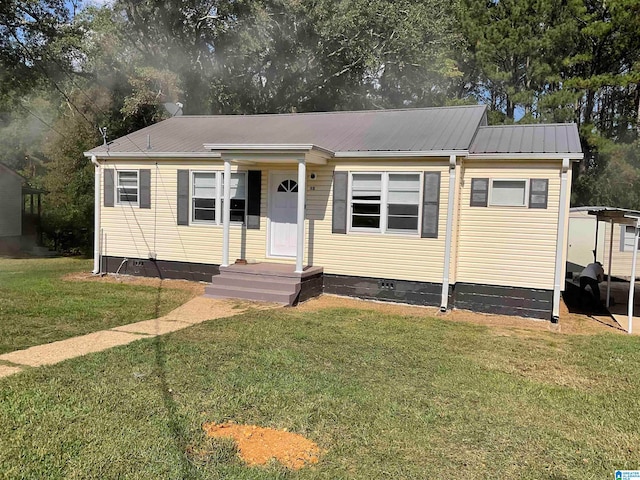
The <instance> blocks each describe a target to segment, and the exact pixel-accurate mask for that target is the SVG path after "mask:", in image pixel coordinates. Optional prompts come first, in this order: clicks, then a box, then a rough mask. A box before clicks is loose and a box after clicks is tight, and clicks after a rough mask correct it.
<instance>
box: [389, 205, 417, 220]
mask: <svg viewBox="0 0 640 480" xmlns="http://www.w3.org/2000/svg"><path fill="white" fill-rule="evenodd" d="M389 215H404V216H411V217H417V216H418V205H389Z"/></svg>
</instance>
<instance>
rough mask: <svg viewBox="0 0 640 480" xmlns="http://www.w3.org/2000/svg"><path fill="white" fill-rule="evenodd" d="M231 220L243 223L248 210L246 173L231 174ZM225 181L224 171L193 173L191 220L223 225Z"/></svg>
mask: <svg viewBox="0 0 640 480" xmlns="http://www.w3.org/2000/svg"><path fill="white" fill-rule="evenodd" d="M230 188H231V202H230V204H231V208H230V213H231V221H232V222H237V223H243V222H244V221H245V210H246V174H245V173H232V174H231V184H230ZM223 197H224V183H223V174H222V172H192V173H191V221H192V222H193V223H209V224H214V225H221V224H222V222H223V216H222V212H223V207H224V199H223Z"/></svg>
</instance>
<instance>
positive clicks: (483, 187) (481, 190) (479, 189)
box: [471, 178, 489, 207]
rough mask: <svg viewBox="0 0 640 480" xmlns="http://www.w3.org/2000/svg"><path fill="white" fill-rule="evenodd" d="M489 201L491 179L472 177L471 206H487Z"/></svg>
mask: <svg viewBox="0 0 640 480" xmlns="http://www.w3.org/2000/svg"><path fill="white" fill-rule="evenodd" d="M488 201H489V179H488V178H472V179H471V206H472V207H486V206H487V203H488Z"/></svg>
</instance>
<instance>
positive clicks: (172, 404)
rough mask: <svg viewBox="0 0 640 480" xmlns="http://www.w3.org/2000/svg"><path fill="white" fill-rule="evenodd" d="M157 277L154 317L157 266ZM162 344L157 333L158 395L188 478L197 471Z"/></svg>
mask: <svg viewBox="0 0 640 480" xmlns="http://www.w3.org/2000/svg"><path fill="white" fill-rule="evenodd" d="M154 264H155V263H154ZM156 268H157V267H156ZM158 277H159V278H160V283H159V285H158V289H157V293H156V302H155V318H158V317H159V316H160V298H161V296H162V282H163V280H164V279H163V278H162V272H161V271H160V269H159V268H158ZM163 345H164V343H163V337H162V335H157V336H156V337H155V338H154V348H155V356H156V358H155V362H156V375H157V377H158V381H159V388H160V396H161V397H162V402H163V403H164V407H165V410H166V412H167V426H168V427H169V430H170V431H171V436H172V437H173V443H174V445H175V449H176V454H177V455H178V457H179V461H180V468H181V470H182V474H181V476H180V478H182V479H185V480H188V479H191V478H196V473H197V472H196V469H195V467H194V465H192V464H191V462H190V461H189V459H188V458H187V448H188V445H189V433H188V431H187V430H186V429H185V428H184V422H183V421H182V418H181V416H180V414H179V413H178V404H177V403H176V401H175V400H174V399H173V394H172V390H171V388H170V387H169V384H168V382H167V365H166V354H165V352H164V348H163Z"/></svg>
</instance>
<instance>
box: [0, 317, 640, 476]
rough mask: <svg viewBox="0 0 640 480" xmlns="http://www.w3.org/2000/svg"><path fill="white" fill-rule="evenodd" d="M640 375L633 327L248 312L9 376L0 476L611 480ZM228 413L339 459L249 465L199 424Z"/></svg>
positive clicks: (635, 434)
mask: <svg viewBox="0 0 640 480" xmlns="http://www.w3.org/2000/svg"><path fill="white" fill-rule="evenodd" d="M525 327H526V323H525ZM639 371H640V342H639V339H638V338H631V337H627V336H624V335H617V334H603V335H593V336H569V335H562V334H557V333H555V334H554V333H547V332H539V331H531V332H527V331H526V330H525V329H523V328H518V329H509V328H494V327H483V326H477V325H471V324H465V323H453V322H448V321H446V320H441V319H425V318H413V317H400V316H393V315H388V314H382V313H380V312H372V311H363V310H348V309H326V310H321V311H317V312H308V311H307V312H303V311H300V310H296V309H281V310H272V311H261V312H251V313H247V314H244V315H240V316H236V317H233V318H226V319H220V320H215V321H211V322H207V323H204V324H201V325H199V326H196V327H191V328H188V329H186V330H183V331H180V332H176V333H174V334H170V335H166V336H162V337H157V338H153V339H145V340H142V341H138V342H136V343H133V344H130V345H128V346H124V347H118V348H115V349H113V350H110V351H107V352H103V353H99V354H95V355H90V356H87V357H84V358H78V359H74V360H71V361H67V362H64V363H62V364H59V365H55V366H51V367H46V368H39V369H31V370H28V371H25V372H24V373H21V374H18V375H15V376H12V377H7V378H5V379H0V477H4V478H34V479H35V478H82V479H85V478H132V479H133V478H135V479H154V480H155V479H201V478H202V479H204V478H214V479H223V478H224V479H273V478H291V479H297V478H300V479H308V478H323V479H337V478H358V479H373V478H393V479H396V478H399V479H405V478H407V479H412V478H415V479H425V478H429V479H431V478H433V479H462V478H464V479H516V478H517V479H520V478H523V479H574V478H576V479H577V478H580V479H582V478H585V479H586V478H589V479H608V478H613V473H614V470H615V469H620V468H626V469H635V468H639V467H640V402H639V401H638V398H640V375H638V372H639ZM227 420H233V421H235V422H238V423H250V424H257V425H262V426H267V427H274V428H280V429H282V428H287V429H289V431H293V432H297V433H301V434H303V435H306V436H307V437H308V438H310V439H311V440H313V441H315V442H317V443H318V444H319V445H320V446H321V447H322V448H323V449H324V450H325V453H324V455H323V456H322V458H321V460H320V463H319V464H317V465H316V466H314V467H312V468H308V469H303V470H300V471H298V472H287V471H284V470H283V469H281V468H278V467H277V466H275V465H274V466H271V467H268V468H266V469H264V468H249V467H245V466H244V465H243V464H242V462H241V461H240V460H238V458H237V457H236V455H235V452H234V449H233V445H232V444H231V443H230V442H229V441H224V442H221V441H212V440H207V439H206V438H205V437H204V435H203V433H202V429H201V425H202V423H203V422H209V421H216V422H223V421H227Z"/></svg>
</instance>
